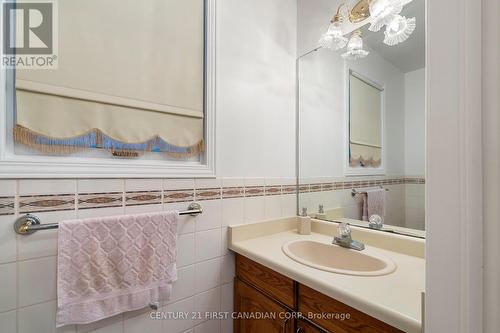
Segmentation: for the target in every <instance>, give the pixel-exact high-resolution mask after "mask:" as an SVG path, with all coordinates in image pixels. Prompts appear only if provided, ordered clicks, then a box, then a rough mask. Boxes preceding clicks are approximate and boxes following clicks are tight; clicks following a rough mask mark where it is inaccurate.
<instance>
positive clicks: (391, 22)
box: [319, 0, 416, 60]
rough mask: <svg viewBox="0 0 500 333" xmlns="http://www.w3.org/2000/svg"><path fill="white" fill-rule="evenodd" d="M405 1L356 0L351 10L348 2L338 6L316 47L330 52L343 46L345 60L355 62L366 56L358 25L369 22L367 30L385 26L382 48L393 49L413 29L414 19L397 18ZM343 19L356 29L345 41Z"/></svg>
mask: <svg viewBox="0 0 500 333" xmlns="http://www.w3.org/2000/svg"><path fill="white" fill-rule="evenodd" d="M410 1H411V0H410ZM408 2H409V1H408V0H359V1H358V2H357V3H356V4H355V5H354V6H352V8H351V7H350V6H349V4H348V3H342V4H341V5H340V6H339V7H338V8H337V13H336V14H335V15H334V16H333V18H332V19H331V21H330V25H329V27H328V30H327V32H326V33H324V34H323V35H322V36H321V39H320V40H319V44H320V46H321V47H323V48H327V49H330V50H333V51H337V50H341V49H343V48H345V47H346V46H347V51H346V52H345V53H343V54H342V57H343V58H345V59H350V60H356V59H361V58H364V57H366V56H367V55H368V54H369V52H368V51H366V50H364V49H363V39H362V35H361V30H360V28H361V26H360V25H359V24H358V23H361V22H363V21H365V20H368V19H370V21H369V23H370V27H369V28H368V30H369V31H372V32H377V31H380V29H382V28H383V27H384V26H385V31H384V43H385V44H386V45H389V46H394V45H397V44H399V43H402V42H404V41H405V40H407V39H408V37H410V35H411V34H412V33H413V31H415V28H416V19H415V18H414V17H412V18H406V17H404V16H401V15H400V13H401V11H402V10H403V7H404V4H406V3H408ZM346 20H349V22H351V23H352V24H357V26H358V29H356V30H355V31H354V32H353V33H352V34H351V36H350V38H349V39H348V38H347V37H346V36H345V35H346V33H345V31H344V27H345V22H346Z"/></svg>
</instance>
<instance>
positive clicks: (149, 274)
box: [56, 212, 178, 327]
mask: <svg viewBox="0 0 500 333" xmlns="http://www.w3.org/2000/svg"><path fill="white" fill-rule="evenodd" d="M177 217H178V213H177V212H162V213H151V214H139V215H124V216H114V217H103V218H89V219H82V220H72V221H64V222H61V223H60V224H59V236H58V237H59V238H58V257H57V261H58V264H57V318H56V326H57V327H61V326H64V325H69V324H87V323H90V322H94V321H97V320H100V319H104V318H107V317H111V316H113V315H116V314H119V313H122V312H126V311H132V310H137V309H141V308H144V307H146V306H148V305H149V304H150V303H155V302H158V301H160V300H163V299H168V297H169V296H170V291H171V289H172V283H173V282H174V281H175V280H177V268H176V254H177V246H176V242H177Z"/></svg>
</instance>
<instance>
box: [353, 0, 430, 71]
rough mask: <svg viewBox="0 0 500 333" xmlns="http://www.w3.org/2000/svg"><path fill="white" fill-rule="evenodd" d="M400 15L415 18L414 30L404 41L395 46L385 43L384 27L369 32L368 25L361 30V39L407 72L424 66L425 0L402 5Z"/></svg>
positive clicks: (374, 50)
mask: <svg viewBox="0 0 500 333" xmlns="http://www.w3.org/2000/svg"><path fill="white" fill-rule="evenodd" d="M401 15H402V16H406V17H407V18H410V17H415V18H416V19H417V27H416V29H415V31H414V32H413V34H412V35H411V36H410V37H409V38H408V39H407V40H406V41H405V42H403V43H401V44H398V45H395V46H388V45H385V44H384V42H383V41H384V28H383V29H381V30H380V31H379V32H371V31H368V26H365V29H364V31H363V40H364V42H365V43H366V44H367V46H368V47H369V48H371V49H372V52H376V53H378V54H379V55H380V56H381V57H383V58H384V59H386V60H387V61H388V62H390V63H391V64H392V65H394V66H395V67H396V68H398V69H399V70H401V71H402V72H404V73H407V72H411V71H414V70H417V69H420V68H423V67H425V1H424V0H413V1H412V2H410V3H409V4H407V5H406V6H405V7H404V9H403V11H402V12H401Z"/></svg>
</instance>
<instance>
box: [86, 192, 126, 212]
mask: <svg viewBox="0 0 500 333" xmlns="http://www.w3.org/2000/svg"><path fill="white" fill-rule="evenodd" d="M122 205H123V193H122V192H111V193H82V194H78V209H92V208H108V207H121V206H122Z"/></svg>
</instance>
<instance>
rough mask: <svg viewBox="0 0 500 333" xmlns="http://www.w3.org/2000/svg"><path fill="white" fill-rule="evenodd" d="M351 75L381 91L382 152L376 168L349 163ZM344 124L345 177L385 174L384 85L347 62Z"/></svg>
mask: <svg viewBox="0 0 500 333" xmlns="http://www.w3.org/2000/svg"><path fill="white" fill-rule="evenodd" d="M351 74H352V75H353V76H355V77H357V78H359V79H360V80H362V81H364V82H366V83H368V84H370V85H372V86H374V87H376V88H378V89H380V90H381V91H382V107H381V115H380V119H381V128H380V131H381V135H382V152H381V154H380V156H381V158H382V162H381V163H380V166H379V167H378V168H359V167H357V168H356V167H352V166H351V165H350V164H349V150H350V135H349V122H350V118H351V116H350V112H351V108H350V102H349V101H350V75H351ZM344 87H345V92H344V95H345V126H344V139H345V144H344V175H345V176H346V177H349V176H384V175H385V174H386V171H385V165H386V149H385V147H386V144H385V138H386V135H385V106H386V103H385V88H386V87H385V85H383V84H380V83H377V82H375V81H374V80H372V79H370V78H368V77H366V76H365V75H363V74H361V73H359V72H357V71H355V70H354V69H352V68H350V67H349V66H348V65H347V63H346V65H345V86H344Z"/></svg>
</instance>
